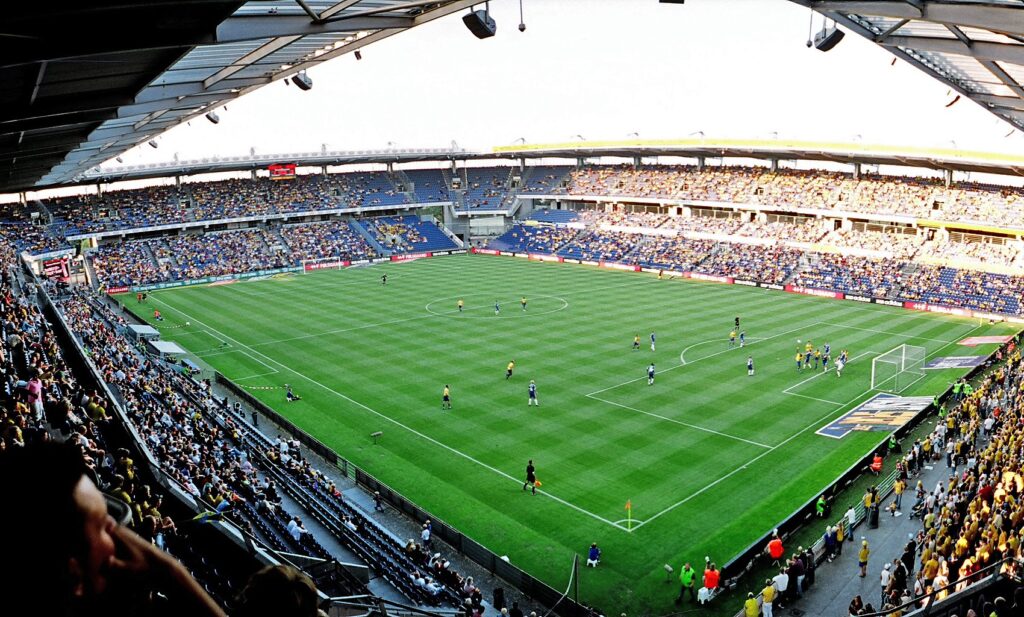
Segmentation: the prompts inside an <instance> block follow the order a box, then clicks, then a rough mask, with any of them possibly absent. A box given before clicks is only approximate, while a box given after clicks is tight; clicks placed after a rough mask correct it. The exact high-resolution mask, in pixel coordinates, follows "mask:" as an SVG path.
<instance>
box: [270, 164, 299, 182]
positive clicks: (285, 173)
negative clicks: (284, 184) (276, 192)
mask: <svg viewBox="0 0 1024 617" xmlns="http://www.w3.org/2000/svg"><path fill="white" fill-rule="evenodd" d="M267 170H268V171H270V179H271V180H292V179H294V178H295V163H274V164H273V165H270V166H269V167H267Z"/></svg>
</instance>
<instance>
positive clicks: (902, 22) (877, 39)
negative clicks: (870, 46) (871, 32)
mask: <svg viewBox="0 0 1024 617" xmlns="http://www.w3.org/2000/svg"><path fill="white" fill-rule="evenodd" d="M909 22H910V20H909V19H901V20H899V21H898V22H896V23H894V24H893V25H892V26H891V27H890V28H889V29H888V30H886V31H885V32H883V33H881V34H879V35H878V36H877V37H875V42H876V43H881V42H882V41H884V40H886V39H887V38H889V37H890V36H892V35H893V34H895V33H896V31H897V30H899V29H900V28H902V27H903V26H905V25H907V24H908V23H909Z"/></svg>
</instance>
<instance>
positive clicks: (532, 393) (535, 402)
mask: <svg viewBox="0 0 1024 617" xmlns="http://www.w3.org/2000/svg"><path fill="white" fill-rule="evenodd" d="M529 392H530V399H529V401H527V403H526V404H527V406H530V405H536V406H537V407H540V401H538V400H537V384H536V383H534V381H533V380H532V379H531V380H530V388H529Z"/></svg>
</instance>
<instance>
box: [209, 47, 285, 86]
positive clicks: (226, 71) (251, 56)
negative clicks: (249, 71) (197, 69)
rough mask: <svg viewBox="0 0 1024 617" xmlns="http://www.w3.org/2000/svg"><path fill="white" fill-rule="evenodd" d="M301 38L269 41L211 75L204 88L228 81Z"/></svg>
mask: <svg viewBox="0 0 1024 617" xmlns="http://www.w3.org/2000/svg"><path fill="white" fill-rule="evenodd" d="M300 38H302V37H300V36H282V37H277V38H274V39H271V40H269V41H267V42H266V43H264V44H263V45H260V46H259V47H257V48H256V49H254V50H252V51H251V52H249V53H247V54H245V55H244V56H242V57H241V58H239V59H238V60H235V61H234V62H233V63H232V64H231V65H229V66H226V67H224V68H222V69H221V70H219V71H217V72H216V73H214V74H213V75H210V76H209V77H207V78H206V79H204V80H203V88H209V87H210V86H212V85H213V84H215V83H217V82H218V81H221V80H222V79H227V78H228V77H231V76H232V75H234V74H235V73H237V72H238V71H241V70H242V69H244V68H246V67H247V66H249V65H250V64H255V63H256V62H259V61H260V60H262V59H263V58H266V57H267V56H269V55H270V54H272V53H274V52H275V51H277V50H279V49H281V48H283V47H287V46H288V45H291V44H292V43H294V42H295V41H297V40H299V39H300Z"/></svg>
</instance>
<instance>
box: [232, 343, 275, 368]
mask: <svg viewBox="0 0 1024 617" xmlns="http://www.w3.org/2000/svg"><path fill="white" fill-rule="evenodd" d="M242 347H245V345H242ZM239 352H240V353H243V354H245V355H246V356H248V357H249V358H251V359H253V360H255V361H256V362H259V363H260V364H262V365H263V366H265V367H267V368H268V369H270V370H272V371H276V370H277V369H276V368H274V367H272V366H270V365H269V364H267V363H266V362H264V361H263V360H260V359H259V358H257V357H256V356H254V355H252V354H251V353H249V352H247V351H244V350H239ZM260 355H261V356H263V354H260ZM263 357H264V358H267V356H263ZM267 359H268V360H270V361H271V362H274V360H273V359H271V358H267ZM275 364H276V363H275Z"/></svg>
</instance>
